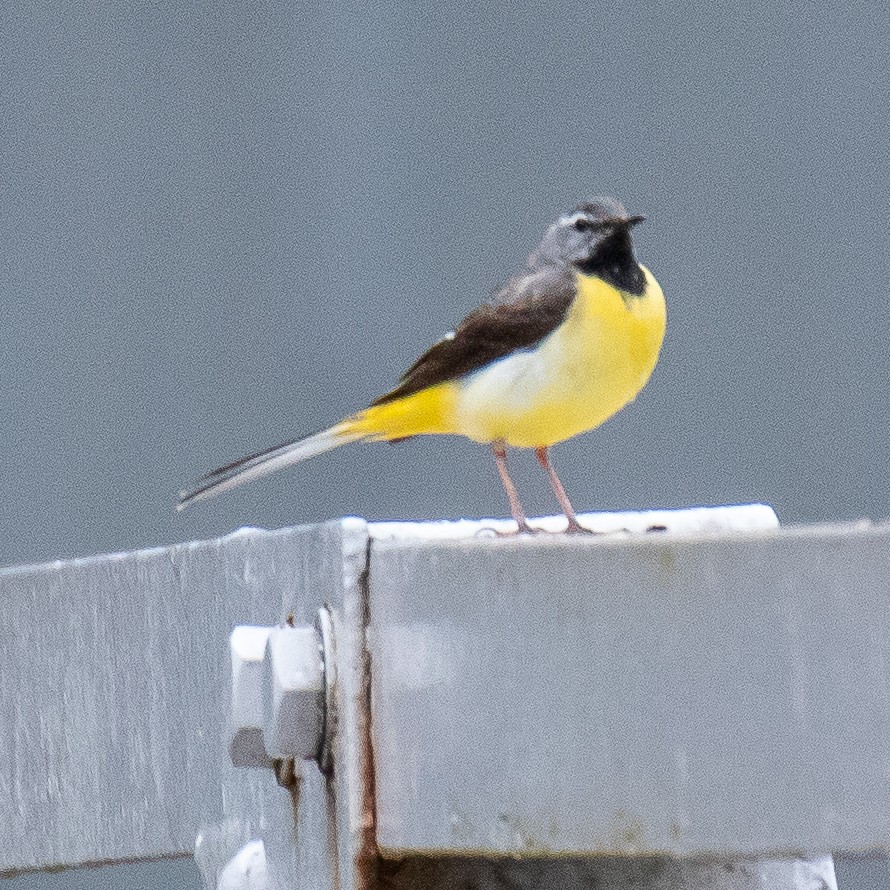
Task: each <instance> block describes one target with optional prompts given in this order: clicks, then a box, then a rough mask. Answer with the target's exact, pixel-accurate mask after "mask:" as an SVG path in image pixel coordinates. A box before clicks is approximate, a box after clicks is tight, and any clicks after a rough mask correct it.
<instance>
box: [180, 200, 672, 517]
mask: <svg viewBox="0 0 890 890" xmlns="http://www.w3.org/2000/svg"><path fill="white" fill-rule="evenodd" d="M644 220H645V217H644V216H641V215H634V216H631V215H629V214H628V212H627V211H626V210H625V208H624V206H623V205H622V204H621V203H620V202H619V201H617V200H616V199H614V198H608V197H599V198H592V199H590V200H587V201H584V202H582V203H580V204H578V205H577V206H575V207H574V209H572V210H570V211H568V212H565V213H562V214H561V215H560V216H559V217H558V218H557V219H556V221H555V222H553V224H552V225H550V226H549V228H547V230H546V232H545V233H544V236H543V238H542V239H541V242H540V244H539V245H538V247H537V249H535V250H534V251H533V252H532V253H531V254H530V255H529V257H528V259H527V260H526V263H525V266H524V268H523V269H522V270H521V271H520V272H519V273H518V274H516V275H514V276H513V277H512V278H510V279H509V280H508V281H507V282H506V284H504V285H503V286H501V287H500V288H498V289H497V290H495V291H494V293H493V295H492V296H491V297H490V298H489V299H488V300H487V301H486V302H484V303H483V304H482V305H481V306H480V307H479V308H478V309H476V310H474V311H473V312H471V313H470V314H469V315H468V316H467V317H466V318H465V319H464V320H463V321H462V322H461V323H460V324H459V325H458V326H457V327H455V328H454V330H452V331H449V332H448V333H447V334H446V335H445V336H444V337H442V338H441V339H440V340H439V341H438V342H437V343H435V344H434V345H433V346H431V347H430V348H429V349H428V350H427V351H426V352H424V353H423V355H421V356H420V358H418V359H417V361H415V362H414V364H413V365H411V366H410V367H409V368H408V370H407V371H405V373H404V374H403V375H402V377H401V380H400V381H399V383H398V385H397V386H396V387H395V388H394V389H392V390H390V391H389V392H387V393H385V394H384V395H382V396H380V397H379V398H378V399H376V400H375V401H373V402H372V403H371V404H370V405H368V407H367V408H364V409H363V410H360V411H357V412H356V413H354V414H351V415H350V416H348V417H345V418H344V419H343V420H340V421H339V422H338V423H335V424H334V425H333V426H331V427H328V428H327V429H324V430H322V431H320V432H317V433H314V434H312V435H309V436H305V437H303V438H300V439H296V440H293V441H290V442H285V443H283V444H281V445H276V446H274V447H272V448H268V449H266V450H264V451H260V452H258V453H256V454H251V455H248V456H246V457H242V458H240V459H239V460H236V461H234V462H232V463H229V464H226V465H225V466H222V467H219V468H218V469H216V470H213V471H212V472H210V473H207V474H206V475H205V476H202V477H201V478H200V479H198V480H197V481H195V482H194V483H193V484H192V485H191V486H189V487H188V488H186V489H184V490H182V491H180V493H179V500H178V504H177V508H178V509H179V510H182V509H183V508H185V507H187V506H188V505H190V504H193V503H195V502H197V501H201V500H204V499H205V498H209V497H212V496H213V495H216V494H219V493H221V492H224V491H227V490H229V489H232V488H234V487H235V486H237V485H241V484H242V483H244V482H248V481H250V480H252V479H257V478H259V477H261V476H265V475H266V474H267V473H271V472H273V471H275V470H279V469H281V468H283V467H287V466H291V465H292V464H297V463H300V462H301V461H304V460H307V459H309V458H311V457H315V456H317V455H319V454H323V453H324V452H327V451H331V450H332V449H334V448H339V447H340V446H342V445H346V444H348V443H351V442H361V441H391V442H392V441H400V440H403V439H408V438H411V437H413V436H423V435H462V436H465V437H467V438H469V439H471V440H473V441H474V442H478V443H481V444H484V445H487V446H488V447H490V449H491V451H492V454H493V456H494V461H495V465H496V467H497V471H498V474H499V476H500V479H501V482H502V483H503V486H504V489H505V491H506V494H507V499H508V501H509V504H510V511H511V513H512V516H513V519H514V520H515V522H516V533H533V532H534V531H535V529H534V528H532V527H531V526H530V525H529V522H528V519H527V518H526V514H525V511H524V509H523V507H522V503H521V501H520V499H519V495H518V493H517V491H516V487H515V485H514V484H513V481H512V479H511V477H510V474H509V472H508V468H507V449H508V448H521V449H532V450H534V453H535V456H536V457H537V460H538V462H539V463H540V465H541V467H542V468H543V470H544V472H545V473H546V474H547V478H548V479H549V482H550V486H551V488H552V489H553V493H554V494H555V496H556V499H557V501H558V502H559V505H560V507H561V509H562V512H563V513H564V514H565V517H566V521H567V524H566V529H565V531H566V532H569V533H577V532H588V531H589V530H588V529H587V528H585V527H583V526H582V525H581V523H580V522H579V521H578V517H577V514H576V512H575V509H574V507H573V506H572V503H571V501H570V500H569V498H568V496H567V494H566V491H565V488H564V487H563V485H562V482H561V481H560V479H559V476H558V475H557V473H556V471H555V469H554V468H553V465H552V464H551V462H550V458H549V449H550V448H551V447H552V446H553V445H556V444H557V443H559V442H563V441H565V440H566V439H570V438H572V437H574V436H577V435H579V434H580V433H584V432H587V431H588V430H592V429H595V428H596V427H598V426H600V424H602V423H603V422H605V421H606V420H607V419H608V418H610V417H611V416H612V415H614V414H615V413H616V412H618V411H619V410H621V408H623V407H624V406H625V405H627V404H628V403H629V402H631V401H633V400H634V399H635V398H636V396H637V394H638V393H639V392H640V390H642V388H643V387H644V386H645V385H646V383H647V382H648V380H649V377H650V376H651V374H652V372H653V370H654V368H655V365H656V362H657V361H658V355H659V352H660V349H661V345H662V341H663V339H664V333H665V325H666V308H665V299H664V294H663V292H662V289H661V286H660V285H659V284H658V282H657V281H656V279H655V277H654V276H653V275H652V273H651V272H650V271H649V270H648V269H647V268H646V267H645V266H643V265H642V264H640V263H639V262H638V261H637V258H636V255H635V253H634V248H633V243H632V240H631V231H632V230H633V229H634V228H635V227H636V226H637V225H638V224H639V223H641V222H643V221H644Z"/></svg>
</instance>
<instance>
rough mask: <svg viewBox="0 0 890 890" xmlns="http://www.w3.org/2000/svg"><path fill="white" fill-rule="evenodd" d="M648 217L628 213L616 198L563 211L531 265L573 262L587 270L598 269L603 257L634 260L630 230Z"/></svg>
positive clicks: (606, 258)
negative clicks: (568, 211)
mask: <svg viewBox="0 0 890 890" xmlns="http://www.w3.org/2000/svg"><path fill="white" fill-rule="evenodd" d="M645 218H646V217H644V216H628V213H627V211H626V210H625V209H624V207H623V206H622V205H621V204H620V203H619V202H618V201H616V200H615V199H614V198H592V199H591V200H589V201H585V202H584V203H583V204H579V205H578V206H577V207H576V208H575V209H574V210H573V211H572V212H571V213H565V214H563V215H562V216H561V217H560V218H559V219H558V220H557V221H556V222H555V223H553V225H552V226H550V228H549V229H547V232H546V233H545V234H544V238H543V239H542V241H541V243H540V245H539V246H538V249H537V250H536V251H535V252H534V253H533V254H532V255H531V256H530V257H529V265H532V266H537V265H541V264H544V263H567V264H568V263H571V264H573V265H575V266H578V267H579V268H581V269H582V270H584V271H590V270H593V269H595V268H596V267H597V266H598V265H600V264H601V263H600V262H599V260H603V261H608V263H611V262H612V261H614V259H615V256H616V255H622V256H623V258H624V259H629V260H631V261H633V262H634V263H635V260H633V247H632V246H631V241H630V230H631V229H632V228H633V227H634V226H635V225H637V223H641V222H642V221H643V220H644V219H645Z"/></svg>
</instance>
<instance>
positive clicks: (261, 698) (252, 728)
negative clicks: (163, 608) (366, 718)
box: [229, 609, 334, 768]
mask: <svg viewBox="0 0 890 890" xmlns="http://www.w3.org/2000/svg"><path fill="white" fill-rule="evenodd" d="M332 645H333V642H332V639H331V620H330V613H329V612H328V610H327V609H322V610H321V613H320V614H319V619H318V623H317V625H316V626H314V627H311V626H297V627H294V626H291V625H289V624H288V625H282V626H279V627H257V626H249V625H245V626H240V627H236V628H235V629H234V630H233V631H232V634H231V637H230V639H229V648H230V651H231V657H232V702H231V718H230V731H229V756H230V757H231V760H232V763H233V764H234V765H235V766H244V767H249V766H252V767H257V766H259V767H270V768H271V767H273V766H274V765H275V764H276V763H280V762H281V761H290V760H313V759H314V760H317V761H318V762H319V763H321V764H322V765H324V764H325V762H326V761H327V759H328V757H329V754H328V746H327V740H326V737H327V735H328V734H329V733H330V731H331V726H330V725H329V724H330V722H331V721H330V718H329V711H330V710H331V709H330V705H331V704H332V695H333V692H332V686H333V681H334V677H333V675H332V668H331V667H328V668H327V670H326V661H327V660H328V659H326V655H327V654H328V652H329V649H330V647H331V646H332ZM329 660H330V661H332V659H329Z"/></svg>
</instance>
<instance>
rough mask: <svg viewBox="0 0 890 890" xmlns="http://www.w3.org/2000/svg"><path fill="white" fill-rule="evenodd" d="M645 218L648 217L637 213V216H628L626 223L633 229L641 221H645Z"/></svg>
mask: <svg viewBox="0 0 890 890" xmlns="http://www.w3.org/2000/svg"><path fill="white" fill-rule="evenodd" d="M645 219H646V217H645V216H641V215H637V216H629V217H628V218H627V222H626V223H625V225H626V226H627V227H628V228H629V229H632V228H633V227H634V226H637V225H639V224H640V223H641V222H644V221H645Z"/></svg>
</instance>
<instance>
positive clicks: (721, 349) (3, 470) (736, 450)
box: [0, 0, 890, 886]
mask: <svg viewBox="0 0 890 890" xmlns="http://www.w3.org/2000/svg"><path fill="white" fill-rule="evenodd" d="M888 32H890V23H888V18H887V13H886V11H885V10H884V9H883V8H882V7H880V6H878V5H873V4H870V3H843V4H840V3H819V2H815V3H803V2H799V3H782V4H775V3H774V2H771V0H770V2H755V3H741V4H740V3H737V2H731V3H729V2H727V3H722V2H701V3H676V2H660V3H648V4H635V3H627V4H613V3H599V2H596V3H590V2H580V0H578V2H561V3H555V4H553V3H550V4H545V5H540V4H538V3H537V2H533V0H518V2H513V3H509V4H508V3H503V4H500V3H498V4H495V3H490V4H485V5H480V7H479V8H475V9H474V8H473V5H472V4H468V3H466V2H465V0H444V2H439V3H437V4H436V5H435V6H434V7H433V8H429V9H423V8H421V7H420V6H419V5H413V4H412V5H408V4H404V5H403V4H398V3H395V2H386V0H384V2H380V3H362V2H358V0H343V2H334V3H326V4H299V3H295V2H291V0H251V2H246V0H232V2H213V3H211V2H200V0H193V2H189V3H180V2H174V0H160V2H151V3H149V2H136V3H131V4H128V5H124V4H120V3H117V2H112V0H94V2H91V3H82V4H71V3H65V2H62V0H48V2H42V3H34V2H31V0H21V2H19V0H13V2H11V3H10V2H7V3H5V4H4V5H3V10H2V12H0V39H2V47H3V50H2V53H0V134H2V139H0V297H2V311H3V314H2V324H0V350H2V355H3V371H4V373H3V374H2V375H0V388H2V393H0V397H2V406H3V418H4V423H3V426H2V429H3V457H4V460H3V461H2V464H0V486H2V491H3V492H4V497H3V498H2V499H0V528H2V530H3V535H2V547H0V563H14V562H22V561H31V560H45V559H50V558H55V557H59V556H73V555H79V554H84V553H89V552H97V551H105V550H112V549H125V548H132V547H137V546H145V545H149V544H159V543H165V542H170V541H175V540H184V539H187V538H193V537H204V536H211V535H217V534H219V533H222V532H225V531H227V530H229V529H231V528H232V527H234V526H238V525H242V524H252V525H262V526H269V527H274V526H279V525H287V524H293V523H297V522H303V521H314V520H319V519H324V518H328V517H332V516H337V515H340V514H344V513H352V514H359V515H362V516H365V517H368V518H371V519H375V518H390V517H395V518H411V517H420V518H423V517H437V516H461V515H467V516H472V515H486V514H489V515H490V514H492V513H495V514H502V513H504V512H505V509H506V505H505V502H504V496H503V492H502V491H501V488H500V485H499V483H498V481H497V477H496V474H495V472H494V468H493V467H492V466H491V462H490V459H489V457H488V455H487V454H486V453H485V452H484V450H483V449H481V448H480V447H479V446H476V445H472V444H470V443H467V442H464V441H458V440H454V441H452V440H444V439H443V440H415V441H412V442H408V443H404V444H401V445H398V446H382V445H381V446H372V447H353V448H352V449H349V450H343V451H340V452H336V453H334V454H332V455H327V456H325V457H322V458H319V459H317V460H316V461H314V462H312V463H310V464H307V465H305V466H303V467H301V468H299V469H298V470H296V471H289V472H286V473H284V474H281V475H278V476H275V477H272V478H271V479H269V480H268V481H265V482H262V483H258V484H256V485H254V486H251V487H250V488H246V489H242V490H240V491H238V492H234V493H231V494H229V495H228V496H225V497H223V498H221V499H220V500H218V501H214V502H211V503H208V504H206V505H200V506H199V507H197V508H196V509H194V510H192V511H189V512H187V513H186V514H184V515H183V516H176V515H174V513H173V511H172V502H173V498H174V494H175V490H176V488H177V487H178V485H179V484H181V483H182V482H184V481H186V480H188V479H189V478H191V477H192V476H194V475H196V474H199V473H201V472H203V471H205V470H207V469H209V468H211V467H213V466H215V465H216V464H218V463H221V462H224V461H227V460H229V459H231V458H233V457H236V456H238V455H239V454H241V453H242V452H244V451H250V450H255V449H257V448H259V447H262V446H265V445H269V444H273V443H275V442H277V441H280V440H283V439H287V438H289V437H291V436H293V435H297V434H300V433H303V432H309V431H313V430H315V429H317V428H319V427H322V426H325V425H327V424H328V423H330V422H332V421H334V420H336V419H338V417H339V416H341V415H342V414H344V413H347V412H349V411H352V410H354V409H356V408H359V407H362V406H363V405H364V404H365V403H367V401H368V400H369V399H371V398H373V397H374V396H375V395H377V394H379V393H380V392H382V391H383V390H384V389H386V388H388V387H389V386H390V385H391V384H392V383H393V382H394V381H395V380H396V378H397V376H398V374H399V373H400V372H401V371H402V370H403V369H404V368H405V366H406V365H407V364H409V363H410V362H411V361H412V360H413V358H414V357H415V355H416V354H417V353H418V352H419V351H420V350H422V349H423V348H425V347H426V346H428V345H429V344H430V343H431V342H432V341H433V340H435V339H436V338H437V337H438V336H439V335H440V334H441V333H443V332H444V331H446V330H447V329H448V328H449V327H450V326H451V325H453V324H454V323H455V322H456V321H458V320H459V319H460V318H461V317H462V315H463V314H465V313H466V312H467V311H468V310H469V309H471V308H472V307H473V306H475V305H476V304H477V303H478V301H479V300H480V299H482V298H484V297H485V295H486V294H487V293H488V292H489V291H490V289H491V288H492V287H494V286H495V285H496V284H498V283H499V282H500V281H501V280H502V279H504V278H505V277H507V276H508V275H509V274H510V273H511V272H512V271H513V270H514V269H515V268H516V266H517V264H518V263H520V262H521V261H522V260H523V258H524V256H525V255H526V253H527V252H528V251H529V250H531V249H532V248H533V247H534V245H535V243H536V241H537V239H538V237H539V235H540V233H541V232H542V230H543V229H544V227H545V226H546V225H547V224H548V223H549V221H550V220H551V219H552V218H553V217H554V216H555V215H556V214H558V213H559V212H561V211H562V210H564V209H566V208H567V207H570V206H571V205H572V204H574V203H575V201H576V200H578V199H580V198H583V197H586V196H589V195H593V194H600V193H607V194H614V195H617V196H618V197H620V198H621V199H622V200H623V201H624V202H625V203H626V204H627V206H628V207H629V208H630V209H631V210H633V211H634V212H644V213H647V214H648V215H649V218H650V219H649V222H647V223H646V224H645V225H644V226H642V227H641V228H640V229H639V230H638V234H637V244H638V250H639V254H640V256H641V258H642V259H643V261H644V262H646V263H647V264H648V265H649V266H650V267H651V268H652V270H653V271H654V273H655V274H656V276H657V277H658V278H659V279H660V281H661V283H662V285H663V287H664V290H665V293H666V295H667V299H668V304H669V327H668V334H667V340H666V343H665V348H664V352H663V355H662V360H661V363H660V365H659V367H658V369H657V370H656V373H655V376H654V377H653V380H652V382H651V384H650V386H649V387H648V388H647V390H645V391H644V393H643V394H642V396H641V397H640V398H639V399H638V401H637V402H636V403H635V404H634V405H633V406H631V407H630V408H629V409H627V410H626V411H624V412H622V413H621V414H620V415H619V416H618V417H616V418H615V419H613V420H612V421H610V422H609V423H608V424H607V425H606V426H605V427H604V428H602V429H601V430H599V431H597V432H594V433H591V434H588V435H586V436H583V437H581V438H579V439H577V440H574V441H572V442H569V443H567V444H565V445H563V446H561V447H559V448H558V449H557V450H556V454H555V461H556V463H557V466H558V467H559V468H560V470H561V472H562V474H563V478H564V481H565V482H566V485H567V487H568V489H569V492H570V494H571V495H572V497H573V498H574V500H575V501H576V505H577V506H578V507H579V509H596V508H606V509H610V508H626V507H646V506H655V505H658V506H672V505H684V504H698V503H717V502H734V501H749V500H765V501H767V502H769V503H772V504H773V505H774V506H775V507H776V508H777V510H778V511H779V514H780V517H781V518H782V520H783V521H785V522H798V521H811V520H818V519H828V518H849V517H859V516H872V517H874V518H880V517H883V516H885V515H887V514H888V513H890V494H888V491H887V487H886V484H885V473H884V467H885V465H886V463H887V459H888V451H890V442H888V435H887V415H888V407H890V406H888V397H887V385H886V380H887V369H888V358H887V349H886V341H887V331H888V324H887V320H886V317H885V312H884V304H885V299H886V297H885V293H886V289H887V288H886V283H885V282H886V280H887V277H888V249H887V248H888V231H887V225H886V218H887V207H888V200H887V199H888V183H890V177H888V174H887V169H886V166H887V151H886V146H887V141H888V140H887V137H888V132H887V131H888V124H887V119H888V111H890V108H888V105H890V103H888V76H887V75H888V71H887V67H888V66H887V49H886V47H887V45H888V36H890V34H888ZM516 478H517V482H518V483H519V484H520V486H521V489H522V491H523V493H524V494H525V499H526V501H527V507H528V508H529V510H530V511H531V512H541V511H543V512H551V511H553V510H554V504H553V503H552V501H551V498H550V496H549V493H548V490H547V488H546V484H545V483H544V481H543V479H541V478H540V474H539V472H537V468H536V467H535V466H533V461H532V460H530V459H529V457H528V455H519V456H518V458H517V461H516ZM862 886H864V885H862Z"/></svg>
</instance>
